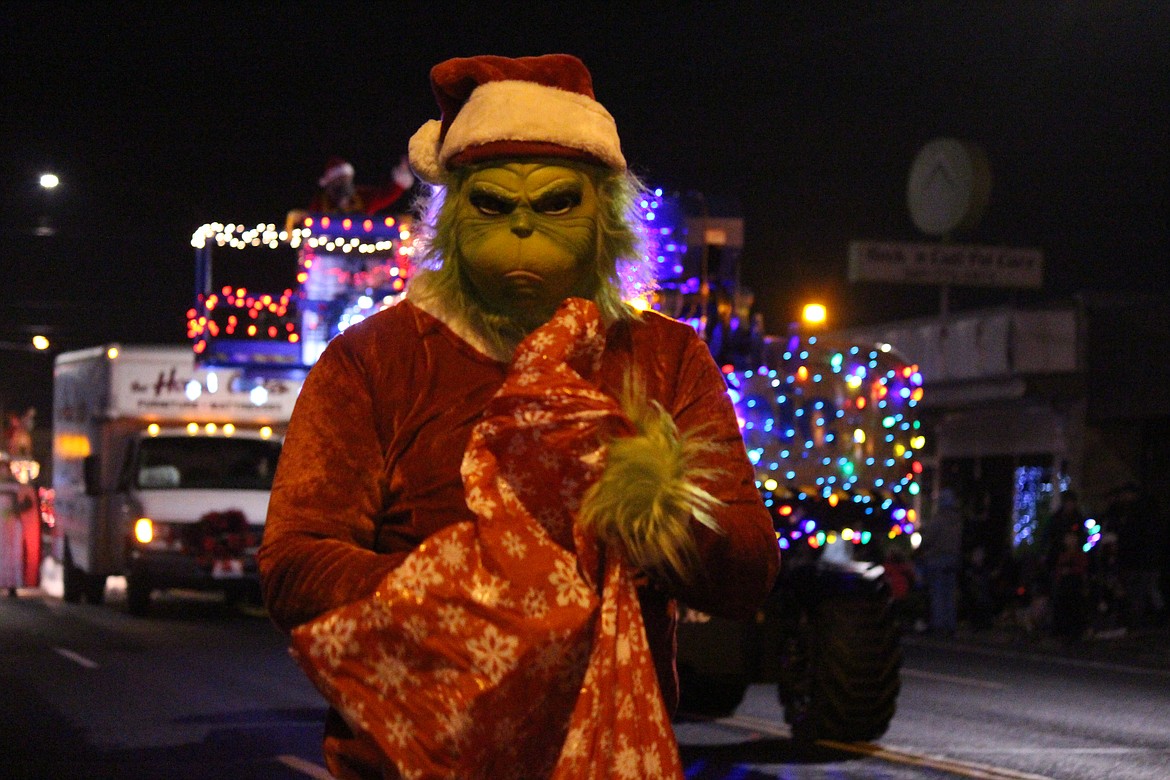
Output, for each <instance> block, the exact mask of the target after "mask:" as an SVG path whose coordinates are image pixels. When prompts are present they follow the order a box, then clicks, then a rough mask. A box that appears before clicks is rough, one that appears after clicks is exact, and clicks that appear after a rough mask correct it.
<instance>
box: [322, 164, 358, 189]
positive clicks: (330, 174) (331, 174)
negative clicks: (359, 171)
mask: <svg viewBox="0 0 1170 780" xmlns="http://www.w3.org/2000/svg"><path fill="white" fill-rule="evenodd" d="M353 173H354V171H353V166H352V165H350V164H349V162H347V161H346V160H343V159H342V158H340V157H330V158H329V162H327V163H325V173H323V174H321V178H320V179H318V180H317V186H319V187H328V186H329V183H330V182H332V181H334V180H336V179H340V178H341V177H342V176H350V177H352V176H353Z"/></svg>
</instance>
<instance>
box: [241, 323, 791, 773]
mask: <svg viewBox="0 0 1170 780" xmlns="http://www.w3.org/2000/svg"><path fill="white" fill-rule="evenodd" d="M630 366H637V367H638V369H639V372H640V375H641V376H642V377H643V379H644V381H645V384H646V390H647V395H648V397H649V398H650V399H652V400H656V401H658V402H659V403H661V404H662V405H663V407H664V408H665V409H666V410H667V411H669V412H670V413H671V415H672V416H673V417H674V419H675V421H676V422H677V424H678V426H679V428H680V429H681V430H683V431H687V430H692V429H695V428H698V427H700V426H702V427H703V431H704V436H705V438H707V439H709V440H713V441H716V442H718V443H720V444H722V445H723V447H722V449H721V451H723V452H726V457H725V458H724V461H725V462H723V463H720V464H718V465H719V466H721V467H722V471H723V476H722V477H720V478H719V479H718V481H716V482H714V483H710V484H706V483H705V484H704V485H703V487H705V488H706V489H707V490H708V491H709V492H710V493H711V494H713V495H714V496H715V497H716V498H718V499H720V500H721V501H723V502H724V506H723V507H722V508H721V509H720V510H719V511H718V513H717V514H716V520H717V522H718V524H719V526H720V527H721V529H722V531H723V533H715V532H713V531H711V530H710V529H708V528H707V527H705V526H703V525H701V524H699V523H697V522H696V523H694V524H693V529H694V533H695V537H696V540H697V543H698V548H699V553H700V558H701V562H702V566H701V568H702V572H701V573H700V575H699V576H698V577H697V578H696V579H695V580H694V581H693V582H692V583H689V584H683V583H678V582H657V583H652V584H648V585H646V586H645V587H643V588H641V589H640V591H639V599H640V601H641V605H642V617H643V620H644V622H645V627H646V632H647V637H648V640H649V644H650V649H651V652H652V654H653V657H654V661H655V666H656V668H657V671H658V677H659V685H660V687H661V690H662V694H663V697H664V699H665V701H666V705H667V708H668V709H669V710H673V708H674V706H675V705H676V703H677V697H678V685H677V678H676V676H675V671H674V662H673V656H674V631H675V619H676V603H675V600H676V599H680V600H682V601H685V602H686V603H688V604H689V605H691V606H693V607H695V608H696V609H699V610H702V611H704V612H709V613H712V614H717V615H724V616H728V617H738V618H748V617H750V616H751V615H753V614H754V612H755V610H756V609H757V607H758V606H759V604H760V602H761V601H762V599H763V597H764V596H765V595H766V593H767V591H768V589H769V588H770V587H771V584H772V581H773V580H774V578H775V576H776V572H777V569H778V554H777V546H776V541H775V535H774V534H773V532H772V526H771V521H770V518H769V516H768V513H767V511H766V510H765V509H764V507H763V505H762V504H761V502H760V498H759V494H758V492H757V490H756V488H755V486H754V477H753V471H752V468H751V465H750V463H749V462H748V461H747V458H746V456H745V454H744V450H743V444H742V440H741V439H740V435H739V428H738V425H737V424H736V420H735V415H734V412H733V409H732V407H731V403H730V400H729V399H728V398H727V394H726V386H725V384H724V382H723V379H722V376H721V375H720V373H719V370H718V368H717V367H716V366H715V364H714V362H713V361H712V359H711V357H710V354H709V352H708V350H707V348H706V345H704V344H703V343H702V341H700V340H699V339H698V337H697V336H696V335H695V333H694V331H693V330H691V329H690V328H689V327H687V326H686V325H684V324H681V323H678V322H675V321H673V320H669V319H667V318H665V317H662V316H660V315H658V314H654V313H646V314H643V315H641V316H640V317H639V318H638V319H637V320H635V321H631V322H622V323H618V324H615V325H613V326H611V327H610V330H609V332H608V333H607V334H606V347H605V352H604V354H603V357H602V366H601V376H602V378H603V385H604V386H605V387H607V388H608V389H610V390H611V391H612V392H613V393H614V394H615V395H616V394H617V390H618V389H619V388H620V387H621V384H622V381H623V378H624V376H625V374H626V372H627V369H628V367H630ZM506 368H507V366H506V365H505V364H503V363H500V362H498V361H495V360H492V359H490V358H488V357H486V356H485V355H483V354H481V353H480V352H478V351H476V350H475V349H473V348H472V347H471V346H469V345H468V344H467V343H466V342H464V341H463V340H462V339H460V338H459V337H458V336H456V335H455V334H454V333H453V332H452V331H451V330H450V329H449V328H448V327H447V326H446V325H444V324H443V323H442V322H440V321H439V320H437V319H435V318H434V317H432V316H431V315H429V314H427V313H426V312H424V311H422V310H421V309H419V308H418V307H416V306H414V305H413V304H412V303H410V302H409V301H407V302H404V303H402V304H399V305H398V306H396V307H393V308H391V309H389V310H387V311H385V312H382V313H380V314H378V315H376V316H374V317H371V318H370V319H368V320H366V321H365V322H363V323H361V324H359V325H356V326H354V327H352V328H350V329H349V330H347V331H346V332H345V333H344V334H342V335H341V336H339V337H337V338H336V339H334V341H333V342H332V343H331V344H330V346H329V348H328V349H327V350H326V352H325V353H324V355H322V357H321V360H320V361H319V362H318V364H317V366H316V367H315V368H314V369H313V371H312V372H311V373H310V375H309V378H308V380H307V381H306V383H305V386H304V389H303V390H302V394H301V397H300V399H299V400H298V403H297V407H296V410H295V412H294V415H293V420H292V423H291V425H290V427H289V432H288V436H287V437H286V441H285V449H284V453H283V454H282V456H281V460H280V465H279V468H278V470H277V475H276V482H275V485H274V487H273V493H272V499H271V503H270V506H269V515H268V525H267V528H266V531H265V538H264V543H263V546H262V548H261V551H260V567H261V574H262V577H263V580H264V588H265V596H266V600H267V603H268V608H269V611H270V614H271V615H272V618H273V620H274V621H275V622H276V623H277V624H278V625H279V626H281V627H282V628H284V629H286V630H287V629H291V628H292V627H294V626H296V625H299V624H301V623H304V622H306V621H308V620H310V619H312V618H315V617H317V616H319V615H321V614H322V613H324V612H327V611H329V610H330V609H333V608H335V607H338V606H340V605H342V604H346V603H349V602H352V601H355V600H357V599H360V598H363V597H366V596H368V595H370V594H371V593H372V592H373V591H374V590H375V588H376V587H377V586H378V584H379V583H380V582H381V581H382V579H383V578H384V577H385V575H386V574H387V573H388V572H389V571H390V570H392V569H393V568H395V567H396V566H397V565H399V564H400V563H401V562H402V560H403V559H404V558H405V557H406V555H407V553H408V552H409V551H410V550H412V549H414V548H415V547H416V546H417V545H418V544H419V543H421V542H422V541H423V540H424V539H426V538H427V537H428V536H430V535H431V534H432V533H434V532H435V531H437V530H439V529H441V528H444V527H446V526H448V525H450V524H452V523H456V522H464V521H470V520H472V519H474V515H473V514H472V513H471V511H470V510H469V509H468V508H467V505H466V502H465V500H464V490H463V483H462V481H461V478H460V470H459V469H460V463H461V461H462V459H463V455H464V451H465V450H466V449H467V444H468V439H469V437H470V434H471V430H472V428H473V427H474V426H475V424H476V423H477V422H478V421H479V420H480V418H481V416H482V413H483V410H484V408H485V406H486V405H487V402H488V401H489V400H490V399H491V398H492V397H493V396H494V395H495V394H496V392H497V391H498V390H499V388H500V386H501V384H502V382H503V380H504V376H505V373H506ZM326 753H327V758H328V760H329V763H330V768H331V769H333V770H334V771H335V772H337V773H339V774H341V775H342V776H348V777H366V776H378V775H376V774H372V770H373V764H374V759H375V754H374V753H372V752H371V746H370V745H368V744H362V741H361V740H359V739H354V738H353V737H352V735H351V734H350V733H349V732H348V729H347V728H346V727H345V724H344V723H343V722H341V721H340V720H339V719H336V718H335V719H332V720H331V722H330V725H329V728H328V729H327V738H326Z"/></svg>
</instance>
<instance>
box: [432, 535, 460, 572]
mask: <svg viewBox="0 0 1170 780" xmlns="http://www.w3.org/2000/svg"><path fill="white" fill-rule="evenodd" d="M439 560H441V561H442V562H443V565H444V566H446V567H447V568H448V569H449V570H450V571H452V572H460V571H463V569H464V568H466V566H467V545H465V544H464V543H463V540H462V539H452V538H450V537H448V538H446V539H444V540H443V541H441V542H439Z"/></svg>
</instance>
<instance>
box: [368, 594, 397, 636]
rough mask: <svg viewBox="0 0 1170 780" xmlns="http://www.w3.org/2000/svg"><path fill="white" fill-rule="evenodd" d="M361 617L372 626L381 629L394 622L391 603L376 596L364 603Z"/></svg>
mask: <svg viewBox="0 0 1170 780" xmlns="http://www.w3.org/2000/svg"><path fill="white" fill-rule="evenodd" d="M361 619H362V621H363V622H364V623H365V625H367V626H369V627H370V628H372V629H375V630H380V629H383V628H386V627H387V626H389V625H390V624H391V623H393V622H394V615H393V611H392V610H391V609H390V605H389V604H387V603H386V602H385V601H382V600H381V599H380V598H375V599H370V600H368V601H366V602H365V603H364V604H362V616H361Z"/></svg>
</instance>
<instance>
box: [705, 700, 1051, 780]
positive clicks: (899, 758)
mask: <svg viewBox="0 0 1170 780" xmlns="http://www.w3.org/2000/svg"><path fill="white" fill-rule="evenodd" d="M714 722H715V723H718V724H720V725H724V726H729V727H731V728H735V729H739V730H741V731H757V732H760V733H762V734H767V735H769V736H774V737H787V738H791V736H792V731H791V729H789V728H788V726H786V725H784V724H779V723H774V722H772V721H770V720H767V719H764V718H753V717H751V716H744V715H732V716H731V717H728V718H719V719H718V720H715V721H714ZM816 744H817V745H819V746H821V747H826V748H831V749H833V750H840V751H843V752H846V753H854V754H857V755H862V756H868V757H870V758H876V759H878V760H880V761H888V762H890V763H892V764H904V765H907V766H916V767H923V768H927V769H937V770H940V771H943V772H949V773H951V774H953V775H959V776H960V777H969V778H972V780H1052V778H1050V777H1047V776H1045V775H1036V774H1030V773H1028V772H1017V771H1016V770H1014V769H1006V768H1003V767H998V766H991V765H990V764H979V763H975V762H973V761H959V760H958V759H953V758H946V757H945V756H931V755H927V754H925V753H916V752H914V751H912V750H906V749H904V748H894V747H884V746H882V745H875V744H873V743H872V742H837V741H835V740H831V739H818V740H817V741H816Z"/></svg>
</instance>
